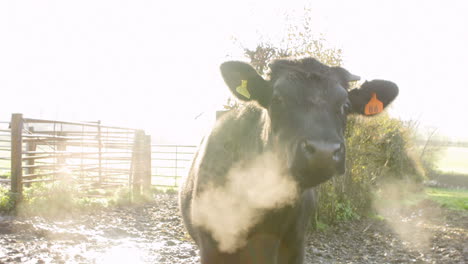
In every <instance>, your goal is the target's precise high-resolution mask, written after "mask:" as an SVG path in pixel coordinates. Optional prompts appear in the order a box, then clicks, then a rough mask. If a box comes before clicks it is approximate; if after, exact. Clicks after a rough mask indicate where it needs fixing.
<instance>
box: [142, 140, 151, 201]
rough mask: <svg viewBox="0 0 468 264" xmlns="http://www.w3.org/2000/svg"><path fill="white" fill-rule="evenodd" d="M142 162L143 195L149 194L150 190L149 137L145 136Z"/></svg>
mask: <svg viewBox="0 0 468 264" xmlns="http://www.w3.org/2000/svg"><path fill="white" fill-rule="evenodd" d="M143 149H144V151H143V160H144V163H145V164H144V168H145V171H144V174H143V180H142V183H143V193H145V194H149V193H150V190H151V136H150V135H145V140H144V145H143Z"/></svg>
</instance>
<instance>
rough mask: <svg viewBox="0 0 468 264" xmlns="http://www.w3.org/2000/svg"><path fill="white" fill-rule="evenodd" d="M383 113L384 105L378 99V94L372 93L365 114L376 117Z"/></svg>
mask: <svg viewBox="0 0 468 264" xmlns="http://www.w3.org/2000/svg"><path fill="white" fill-rule="evenodd" d="M382 111H383V103H382V102H381V101H380V100H379V99H377V94H376V93H372V97H371V99H370V100H369V102H368V103H367V104H366V107H365V108H364V114H366V115H375V114H378V113H381V112H382Z"/></svg>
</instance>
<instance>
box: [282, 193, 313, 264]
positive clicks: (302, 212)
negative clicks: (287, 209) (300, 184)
mask: <svg viewBox="0 0 468 264" xmlns="http://www.w3.org/2000/svg"><path fill="white" fill-rule="evenodd" d="M316 204H317V200H316V197H315V191H314V190H313V189H311V190H308V191H306V192H304V193H303V194H302V197H301V203H300V205H299V207H298V211H297V212H296V213H295V214H294V215H295V220H294V221H293V223H292V224H291V225H290V226H289V228H288V229H287V231H286V232H285V234H284V236H283V238H282V240H281V244H280V248H279V253H278V264H302V263H303V261H304V247H305V234H306V233H307V228H308V226H309V221H310V216H311V215H312V214H313V213H314V211H315V206H316Z"/></svg>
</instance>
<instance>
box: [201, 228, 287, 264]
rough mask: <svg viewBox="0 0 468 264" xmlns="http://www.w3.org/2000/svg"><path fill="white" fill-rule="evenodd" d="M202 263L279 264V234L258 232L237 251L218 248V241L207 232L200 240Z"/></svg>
mask: <svg viewBox="0 0 468 264" xmlns="http://www.w3.org/2000/svg"><path fill="white" fill-rule="evenodd" d="M200 241H201V243H200V256H201V263H202V264H277V263H278V262H277V256H278V248H279V244H280V241H279V239H278V237H277V236H274V235H267V234H258V235H253V236H251V237H250V238H249V241H248V242H247V244H246V245H245V246H244V247H242V248H241V249H239V250H237V251H236V252H235V253H232V254H229V253H224V252H221V251H219V250H218V248H217V245H216V242H215V241H214V240H213V239H212V238H211V237H210V236H209V235H207V234H206V233H205V234H203V238H202V239H201V240H200Z"/></svg>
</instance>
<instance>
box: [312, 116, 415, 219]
mask: <svg viewBox="0 0 468 264" xmlns="http://www.w3.org/2000/svg"><path fill="white" fill-rule="evenodd" d="M410 135H411V131H410V128H409V127H408V126H405V125H404V123H403V122H402V121H400V120H398V119H393V118H390V117H389V116H388V115H387V114H386V113H384V114H381V115H379V116H376V117H373V118H367V117H361V116H351V117H350V118H349V119H348V127H347V131H346V140H347V143H346V148H347V161H346V167H347V173H346V175H344V176H340V177H335V178H333V179H332V180H331V181H329V182H327V183H325V184H322V185H321V186H320V187H318V189H319V206H318V207H319V208H318V213H317V217H318V220H319V221H320V222H322V223H334V222H337V221H343V220H349V219H353V218H359V217H360V216H363V215H366V214H368V213H369V212H370V211H371V208H372V199H373V191H374V190H376V189H377V188H378V186H379V185H380V184H382V183H383V182H388V181H394V180H398V181H411V182H422V180H423V179H424V172H423V170H422V169H421V166H420V162H419V161H418V159H417V158H416V156H415V155H413V153H412V151H413V149H414V148H413V146H412V144H411V139H410V138H411V137H410Z"/></svg>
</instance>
